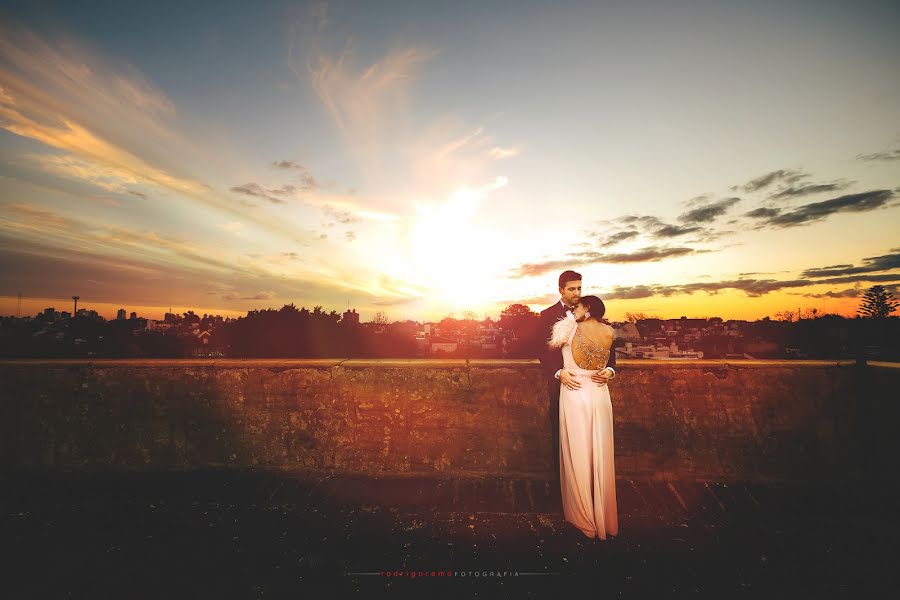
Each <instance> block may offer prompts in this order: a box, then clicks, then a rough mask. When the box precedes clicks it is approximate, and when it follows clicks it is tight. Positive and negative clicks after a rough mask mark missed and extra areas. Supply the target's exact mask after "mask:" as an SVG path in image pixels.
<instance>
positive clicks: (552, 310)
mask: <svg viewBox="0 0 900 600" xmlns="http://www.w3.org/2000/svg"><path fill="white" fill-rule="evenodd" d="M557 312H559V313H563V312H565V311H564V310H562V306H560V304H559V302H557V303H556V304H554V305H552V306H548V307H547V308H545V309H544V310H542V311H541V316H542V317H548V316H550V315H553V314H555V313H557Z"/></svg>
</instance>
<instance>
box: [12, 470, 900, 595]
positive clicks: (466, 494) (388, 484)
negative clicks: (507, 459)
mask: <svg viewBox="0 0 900 600" xmlns="http://www.w3.org/2000/svg"><path fill="white" fill-rule="evenodd" d="M0 481H2V484H0V524H2V525H0V544H2V546H0V552H2V556H3V558H2V563H0V564H2V571H3V572H4V573H3V581H2V584H0V585H2V587H0V597H3V598H16V599H19V598H23V599H24V598H91V599H95V598H123V599H129V600H131V599H138V598H254V599H255V598H323V597H324V598H341V597H345V596H355V597H359V598H366V597H369V596H373V595H376V594H377V595H389V596H392V597H400V596H402V597H421V598H433V597H454V598H472V597H478V598H488V597H494V596H508V597H516V598H518V597H551V596H553V597H557V596H558V594H560V593H564V592H575V593H584V594H587V596H585V597H589V598H591V599H594V598H597V599H602V598H635V597H641V598H643V597H647V598H669V597H680V596H690V597H709V598H722V599H730V598H772V597H797V598H817V597H844V598H886V597H896V594H897V593H898V591H897V589H896V584H897V581H898V570H900V564H898V558H900V552H898V550H897V548H898V543H900V518H898V515H897V512H898V508H900V504H898V500H900V494H898V491H897V490H896V489H881V488H876V487H872V486H868V487H867V486H861V485H849V484H848V485H810V484H803V485H801V484H797V485H790V486H788V485H783V484H777V485H735V484H721V483H719V484H704V483H686V482H672V483H669V482H661V481H638V480H629V479H621V480H619V481H618V487H617V494H618V501H619V519H620V520H619V525H620V531H619V536H618V537H617V538H614V539H612V538H611V539H609V540H607V541H601V540H594V541H592V540H590V539H588V538H587V537H585V536H584V535H583V534H582V533H580V532H579V531H577V530H576V529H574V527H572V526H570V525H569V524H567V523H566V522H565V521H564V519H563V517H562V515H561V514H560V513H559V512H558V511H559V505H558V504H557V502H558V500H557V499H556V498H554V497H553V495H552V494H551V493H550V486H548V485H546V484H545V483H544V482H533V481H524V480H490V481H483V480H462V481H460V480H455V481H454V480H423V479H378V480H372V479H362V478H353V477H325V478H321V477H319V478H315V477H310V476H302V475H296V474H294V475H289V474H284V473H265V472H235V471H203V472H190V473H160V474H147V473H141V474H125V473H121V474H112V473H93V474H91V473H84V472H79V473H66V472H55V473H40V474H38V473H21V472H19V473H3V474H2V480H0ZM382 571H391V572H393V571H404V572H408V571H417V572H418V571H422V572H423V573H426V572H427V573H431V572H432V571H435V572H437V571H449V572H451V576H450V577H438V576H423V577H410V576H409V575H407V576H400V577H386V576H383V575H381V574H380V573H381V572H382Z"/></svg>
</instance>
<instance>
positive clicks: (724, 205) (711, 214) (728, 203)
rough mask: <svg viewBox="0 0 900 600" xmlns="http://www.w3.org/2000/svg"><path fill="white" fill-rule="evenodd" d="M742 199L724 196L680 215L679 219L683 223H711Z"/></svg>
mask: <svg viewBox="0 0 900 600" xmlns="http://www.w3.org/2000/svg"><path fill="white" fill-rule="evenodd" d="M740 201H741V199H740V198H724V199H722V200H718V201H716V202H711V203H709V204H705V205H703V206H699V207H698V208H695V209H692V210H689V211H688V212H686V213H684V214H682V215H681V216H680V217H678V220H679V221H681V222H682V223H709V222H712V221H715V220H716V218H717V217H720V216H722V215H724V214H725V213H726V212H727V211H728V209H729V208H731V207H732V206H734V205H735V204H737V203H738V202H740Z"/></svg>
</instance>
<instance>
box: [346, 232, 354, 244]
mask: <svg viewBox="0 0 900 600" xmlns="http://www.w3.org/2000/svg"><path fill="white" fill-rule="evenodd" d="M344 238H345V239H346V240H347V241H348V242H352V241H353V240H355V239H356V232H355V231H345V232H344Z"/></svg>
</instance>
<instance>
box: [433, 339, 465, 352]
mask: <svg viewBox="0 0 900 600" xmlns="http://www.w3.org/2000/svg"><path fill="white" fill-rule="evenodd" d="M458 348H459V343H458V342H455V341H453V340H451V339H449V338H444V337H438V336H432V337H431V353H432V354H436V353H437V352H456V350H457V349H458Z"/></svg>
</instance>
